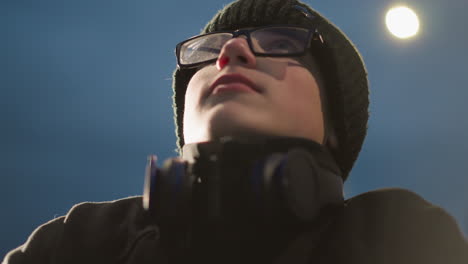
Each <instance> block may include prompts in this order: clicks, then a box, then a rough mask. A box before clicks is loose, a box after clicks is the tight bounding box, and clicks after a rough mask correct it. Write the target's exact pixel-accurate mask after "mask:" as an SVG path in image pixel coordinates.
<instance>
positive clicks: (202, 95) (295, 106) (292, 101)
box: [184, 37, 324, 143]
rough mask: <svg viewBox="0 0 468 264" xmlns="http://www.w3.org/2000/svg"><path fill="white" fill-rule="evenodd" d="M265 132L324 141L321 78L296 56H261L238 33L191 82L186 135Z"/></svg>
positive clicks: (191, 139) (190, 139)
mask: <svg viewBox="0 0 468 264" xmlns="http://www.w3.org/2000/svg"><path fill="white" fill-rule="evenodd" d="M213 84H214V85H213ZM265 135H270V136H291V137H302V138H307V139H311V140H314V141H316V142H318V143H323V139H324V122H323V113H322V106H321V101H320V90H319V85H318V81H317V80H316V78H315V77H314V76H313V75H312V74H311V73H310V71H309V70H307V69H306V68H305V67H304V66H302V65H301V64H299V63H298V62H297V61H296V60H294V59H293V58H272V57H255V56H254V55H253V54H252V52H251V50H250V48H249V46H248V44H247V41H246V39H245V38H243V37H238V38H233V39H231V40H229V41H228V42H227V43H226V44H225V45H224V46H223V48H222V50H221V52H220V54H219V57H218V60H217V62H216V64H214V63H213V64H210V65H207V66H205V67H203V68H201V69H200V70H198V71H197V72H196V73H195V75H194V76H193V77H192V79H191V80H190V82H189V84H188V86H187V91H186V94H185V112H184V140H185V143H195V142H203V141H210V140H213V139H216V138H219V137H223V136H232V137H249V138H254V137H261V136H265Z"/></svg>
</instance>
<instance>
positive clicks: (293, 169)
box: [265, 148, 343, 221]
mask: <svg viewBox="0 0 468 264" xmlns="http://www.w3.org/2000/svg"><path fill="white" fill-rule="evenodd" d="M276 164H277V165H276V168H275V172H274V173H273V178H272V179H273V181H272V182H273V183H274V185H277V186H279V189H280V195H281V196H282V197H283V200H284V202H285V204H286V208H288V209H289V211H290V212H291V213H292V214H293V215H294V216H295V217H297V219H299V220H300V221H312V220H314V219H315V218H316V217H317V216H318V215H319V213H320V210H321V209H322V208H323V207H325V206H326V205H329V204H339V203H341V204H342V203H343V195H342V188H343V184H342V180H341V177H340V176H339V175H336V174H334V173H333V172H332V171H331V170H328V169H326V168H322V167H321V166H320V165H319V164H318V162H317V160H316V159H315V158H314V157H313V156H312V155H311V154H310V153H309V152H308V151H307V150H305V149H301V148H296V149H292V150H290V151H289V152H288V153H286V155H284V157H283V158H282V159H281V160H280V162H279V163H278V162H276ZM266 168H267V167H265V172H267V170H266ZM269 174H271V173H269ZM268 185H271V184H268Z"/></svg>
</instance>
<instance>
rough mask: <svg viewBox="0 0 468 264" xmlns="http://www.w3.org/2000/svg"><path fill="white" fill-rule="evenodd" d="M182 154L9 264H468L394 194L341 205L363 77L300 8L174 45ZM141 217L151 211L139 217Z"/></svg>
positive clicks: (412, 204) (244, 7)
mask: <svg viewBox="0 0 468 264" xmlns="http://www.w3.org/2000/svg"><path fill="white" fill-rule="evenodd" d="M176 55H177V60H178V68H177V69H176V71H175V73H174V84H173V87H174V106H175V121H176V125H177V135H178V145H179V147H180V148H181V151H182V158H176V159H171V160H169V161H167V162H166V163H165V164H164V165H163V166H162V167H161V168H156V167H155V159H154V158H153V157H151V158H150V162H149V167H148V175H147V177H148V178H147V189H146V191H145V195H144V206H142V204H141V197H132V198H127V199H122V200H119V201H114V202H111V203H83V204H80V205H77V206H75V207H74V208H72V210H70V212H69V213H68V214H67V215H66V216H65V217H60V218H57V219H54V220H52V221H51V222H49V223H47V224H45V225H43V226H41V227H40V228H38V229H37V230H36V231H35V232H34V233H33V234H32V235H31V237H30V238H29V240H28V241H27V242H26V243H25V245H23V246H21V247H19V248H18V249H16V250H14V251H12V252H11V253H9V255H7V257H6V258H5V260H4V263H5V264H6V263H10V264H15V263H188V262H193V263H468V246H467V244H466V241H465V240H464V238H463V236H462V235H461V233H460V231H459V230H458V228H457V226H456V223H455V222H454V220H453V219H452V218H451V217H450V216H449V215H448V214H447V213H446V212H445V211H443V210H442V209H440V208H438V207H435V206H433V205H431V204H429V203H428V202H427V201H425V200H423V199H422V198H421V197H419V196H418V195H416V194H414V193H411V192H409V191H405V190H400V189H386V190H379V191H373V192H369V193H365V194H362V195H359V196H357V197H354V198H351V199H349V200H346V201H344V199H343V195H342V183H343V181H344V180H346V178H347V177H348V175H349V172H350V170H351V168H352V166H353V163H354V161H355V160H356V158H357V156H358V153H359V151H360V149H361V146H362V143H363V140H364V137H365V134H366V128H367V119H368V111H367V109H368V82H367V76H366V70H365V67H364V64H363V62H362V59H361V57H360V55H359V53H358V51H357V50H356V49H355V47H354V46H353V44H352V43H351V42H350V41H349V40H348V39H347V37H346V36H345V35H344V34H343V33H342V32H341V31H340V30H339V29H338V28H336V27H335V26H334V25H332V24H331V23H330V22H329V21H328V20H326V19H325V18H323V17H322V16H321V15H320V14H318V13H317V12H315V11H313V10H312V9H311V8H310V7H308V6H307V5H305V4H303V3H301V2H298V1H295V0H271V1H267V0H258V1H249V0H240V1H236V2H233V3H232V4H230V5H228V6H226V7H225V8H224V9H223V10H221V11H220V12H218V13H217V14H216V15H215V17H214V18H213V19H212V20H211V21H210V22H209V23H208V24H207V26H206V27H205V29H204V30H203V32H202V34H201V35H199V36H196V37H194V38H190V39H188V40H186V41H183V42H181V43H180V44H179V45H177V49H176ZM144 208H146V209H147V210H144Z"/></svg>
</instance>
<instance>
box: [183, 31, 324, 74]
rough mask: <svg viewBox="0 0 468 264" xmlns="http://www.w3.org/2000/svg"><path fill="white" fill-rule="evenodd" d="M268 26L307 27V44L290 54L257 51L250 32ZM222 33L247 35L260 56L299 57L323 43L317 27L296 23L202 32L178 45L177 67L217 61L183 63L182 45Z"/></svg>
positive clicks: (195, 65)
mask: <svg viewBox="0 0 468 264" xmlns="http://www.w3.org/2000/svg"><path fill="white" fill-rule="evenodd" d="M267 28H296V29H297V28H299V29H305V30H307V31H308V36H307V39H308V40H307V44H306V45H305V46H304V47H305V48H304V50H303V51H301V52H296V53H288V54H279V53H260V52H256V51H254V49H253V45H252V40H251V38H250V33H252V32H254V31H257V30H261V29H267ZM220 33H230V34H232V37H231V39H232V38H237V37H239V36H242V35H243V36H245V37H246V38H247V43H248V45H249V48H250V51H251V52H252V53H253V54H254V55H255V56H258V57H299V56H302V55H304V54H306V53H307V51H308V49H309V48H310V47H311V45H312V42H313V41H318V42H319V44H323V43H324V41H323V38H322V35H321V34H320V33H319V31H318V29H317V28H306V27H301V26H294V25H270V26H263V27H255V28H251V29H237V30H224V31H216V32H211V33H207V34H202V35H197V36H194V37H191V38H189V39H186V40H184V41H182V42H180V43H179V44H177V45H176V49H175V53H176V58H177V67H178V68H184V69H189V68H195V67H198V66H200V65H203V64H209V63H212V62H215V61H216V60H217V59H218V58H213V59H210V60H206V61H202V62H196V63H192V64H182V63H181V62H180V50H181V48H182V45H184V44H185V43H187V42H189V41H192V40H194V39H197V38H202V37H205V36H208V35H213V34H220Z"/></svg>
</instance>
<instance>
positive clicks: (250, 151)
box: [143, 138, 344, 233]
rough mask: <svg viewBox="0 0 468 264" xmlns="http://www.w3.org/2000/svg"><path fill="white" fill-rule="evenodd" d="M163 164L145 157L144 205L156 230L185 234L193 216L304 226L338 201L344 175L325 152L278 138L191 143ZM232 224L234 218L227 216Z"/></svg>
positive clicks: (339, 203) (305, 143)
mask: <svg viewBox="0 0 468 264" xmlns="http://www.w3.org/2000/svg"><path fill="white" fill-rule="evenodd" d="M186 153H189V154H188V156H189V158H184V159H182V158H170V159H168V160H166V161H165V162H164V163H163V165H162V166H161V167H158V166H157V164H156V163H157V158H156V156H154V155H152V156H150V157H149V158H148V164H147V168H146V176H145V187H144V194H143V207H144V208H145V209H146V210H147V211H148V212H149V213H150V214H151V215H152V216H153V217H154V220H155V221H156V223H157V224H158V225H159V226H160V229H161V230H163V229H164V228H167V229H173V230H177V232H179V233H181V232H182V233H183V232H185V231H187V232H188V231H189V229H190V228H192V227H193V223H194V221H196V220H195V219H197V218H198V219H201V218H203V219H204V220H200V221H205V220H206V221H207V222H212V223H216V222H220V221H224V220H223V219H230V220H233V219H238V216H239V215H249V216H248V217H249V219H250V220H249V221H253V222H257V223H258V224H259V225H268V224H270V223H271V222H272V219H275V220H276V221H278V220H279V221H285V222H291V221H294V222H297V223H307V222H311V221H313V220H314V219H316V218H317V216H318V215H319V214H320V211H321V210H322V209H323V208H325V207H327V206H342V205H343V204H344V198H343V180H342V178H341V176H340V170H339V169H338V167H337V165H336V163H335V162H334V160H333V158H332V157H331V155H330V154H329V153H328V151H326V149H325V148H324V147H323V146H322V145H320V144H318V143H315V142H313V141H309V140H304V139H290V138H286V139H285V138H282V139H279V140H278V139H275V140H267V141H262V142H261V143H252V142H239V141H235V140H232V139H229V140H226V139H224V140H222V141H218V142H207V143H198V144H189V145H186V146H184V155H185V154H186ZM233 221H235V220H233Z"/></svg>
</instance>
